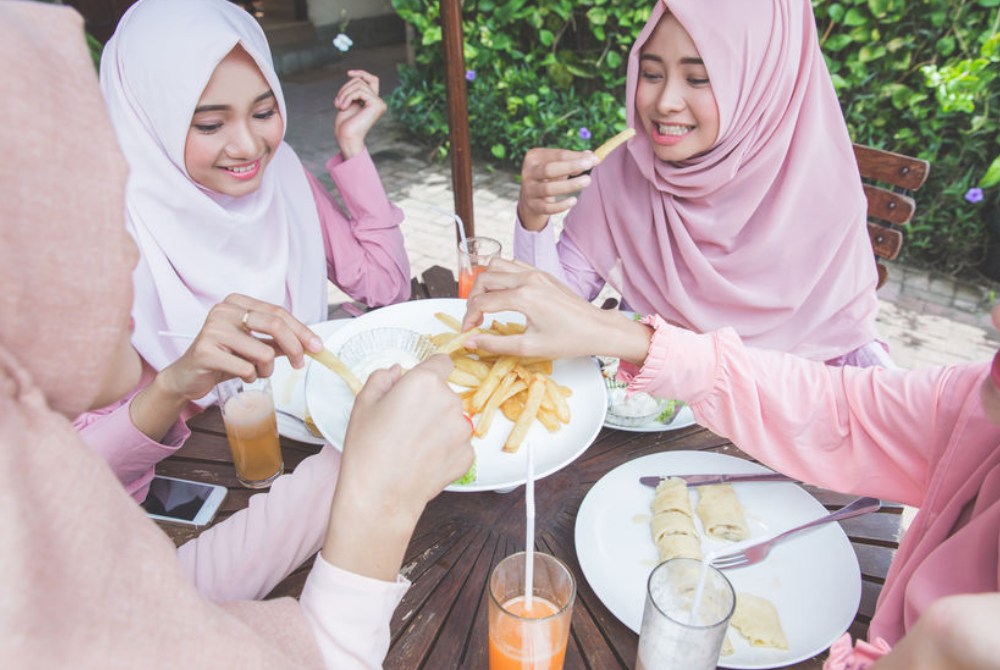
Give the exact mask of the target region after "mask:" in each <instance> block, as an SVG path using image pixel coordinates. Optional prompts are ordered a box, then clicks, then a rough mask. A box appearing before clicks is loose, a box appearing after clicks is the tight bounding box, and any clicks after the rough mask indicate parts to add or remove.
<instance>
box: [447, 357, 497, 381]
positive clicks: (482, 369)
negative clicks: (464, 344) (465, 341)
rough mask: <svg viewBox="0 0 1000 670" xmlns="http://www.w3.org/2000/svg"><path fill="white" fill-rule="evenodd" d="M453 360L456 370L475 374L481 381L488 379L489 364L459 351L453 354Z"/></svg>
mask: <svg viewBox="0 0 1000 670" xmlns="http://www.w3.org/2000/svg"><path fill="white" fill-rule="evenodd" d="M451 360H452V362H453V363H454V364H455V369H456V370H461V371H462V372H465V373H468V374H470V375H474V376H475V377H476V378H477V379H479V380H480V381H482V380H483V379H486V375H488V374H489V373H490V366H489V365H487V364H486V363H484V362H482V361H477V360H476V359H475V358H469V357H468V356H465V355H463V354H460V353H459V352H457V351H456V352H454V353H453V354H452V355H451Z"/></svg>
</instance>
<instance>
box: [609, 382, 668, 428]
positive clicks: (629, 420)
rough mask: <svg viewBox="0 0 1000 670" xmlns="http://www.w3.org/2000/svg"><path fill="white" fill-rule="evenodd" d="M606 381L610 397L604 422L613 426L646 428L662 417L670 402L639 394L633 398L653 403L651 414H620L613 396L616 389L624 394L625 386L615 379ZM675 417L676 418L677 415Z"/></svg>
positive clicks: (619, 408) (619, 407)
mask: <svg viewBox="0 0 1000 670" xmlns="http://www.w3.org/2000/svg"><path fill="white" fill-rule="evenodd" d="M604 381H605V385H606V386H607V396H608V412H607V414H606V415H605V418H604V420H605V421H606V422H607V423H609V424H611V425H615V426H621V427H623V428H635V427H638V426H644V425H646V424H647V423H650V422H651V421H654V420H655V419H656V417H658V416H660V414H661V413H662V412H663V410H664V409H666V407H667V403H668V402H669V401H667V400H666V399H664V398H657V397H655V396H651V395H649V394H648V393H642V392H639V393H636V394H635V395H634V396H633V398H634V397H635V396H646V397H648V398H649V399H650V400H651V401H652V402H651V404H650V407H652V410H651V411H650V412H644V413H642V414H632V413H629V414H619V413H618V412H619V411H621V406H620V405H616V404H615V403H614V402H613V394H614V390H615V389H620V390H621V391H622V392H624V390H625V389H624V386H622V385H621V383H619V382H616V381H615V380H613V379H605V380H604ZM616 410H618V411H616ZM674 416H676V414H675V415H674Z"/></svg>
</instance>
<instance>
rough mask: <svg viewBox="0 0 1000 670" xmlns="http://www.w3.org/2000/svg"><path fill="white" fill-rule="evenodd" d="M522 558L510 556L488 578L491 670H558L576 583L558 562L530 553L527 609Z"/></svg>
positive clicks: (523, 557) (574, 598) (560, 664)
mask: <svg viewBox="0 0 1000 670" xmlns="http://www.w3.org/2000/svg"><path fill="white" fill-rule="evenodd" d="M526 558H527V554H526V553H525V552H523V551H522V552H518V553H516V554H512V555H510V556H508V557H507V558H505V559H503V560H502V561H500V563H498V564H497V566H496V567H495V568H493V573H492V574H491V575H490V584H489V587H490V606H489V634H490V670H560V668H562V667H563V662H564V661H565V659H566V642H567V641H568V640H569V626H570V620H571V619H572V617H573V602H574V601H575V600H576V580H574V579H573V573H572V572H570V570H569V568H567V567H566V564H565V563H563V562H562V561H560V560H559V559H558V558H555V557H554V556H549V555H548V554H541V553H538V552H534V560H533V563H532V564H533V565H534V576H533V584H532V589H531V592H532V606H531V609H530V610H528V609H526V606H525V601H524V571H525V565H526V564H527V562H526Z"/></svg>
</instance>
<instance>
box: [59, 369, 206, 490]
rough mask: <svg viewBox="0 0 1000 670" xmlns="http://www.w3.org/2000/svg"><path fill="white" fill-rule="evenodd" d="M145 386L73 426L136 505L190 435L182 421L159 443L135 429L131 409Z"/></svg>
mask: <svg viewBox="0 0 1000 670" xmlns="http://www.w3.org/2000/svg"><path fill="white" fill-rule="evenodd" d="M143 386H144V385H140V386H138V387H136V389H135V390H134V391H132V393H130V394H129V395H127V396H125V397H124V398H122V399H121V400H119V401H117V402H115V403H112V404H110V405H108V406H107V407H102V408H101V409H98V410H94V411H91V412H86V413H84V414H81V415H80V416H78V417H77V418H76V419H75V420H74V421H73V427H74V428H76V430H77V432H78V433H79V434H80V437H81V438H83V441H84V442H86V443H87V445H88V446H89V447H90V448H91V449H93V450H94V451H96V452H97V453H98V454H100V455H101V457H102V458H104V460H105V461H106V462H107V464H108V465H109V466H110V467H111V470H112V472H114V473H115V476H116V477H118V480H119V481H120V482H121V483H122V486H124V487H125V490H126V491H128V493H129V495H131V496H132V497H133V498H135V500H136V501H137V502H142V501H143V500H145V499H146V493H148V492H149V482H150V480H152V479H153V468H154V466H155V465H156V464H157V463H159V462H160V461H162V460H163V459H165V458H167V457H168V456H170V455H172V454H173V453H174V452H175V451H177V450H178V449H180V447H181V445H183V444H184V442H185V441H186V440H187V438H188V436H189V435H191V431H190V430H188V427H187V425H185V423H184V422H183V421H182V420H180V419H178V420H177V421H176V422H174V425H173V426H171V427H170V430H169V431H167V434H166V435H165V436H164V437H163V442H156V441H155V440H153V439H151V438H150V437H148V436H147V435H146V434H145V433H143V432H142V431H141V430H139V429H138V428H136V427H135V424H134V423H132V417H131V416H130V414H129V406H130V405H131V403H132V398H134V397H135V395H136V394H137V393H138V392H139V391H140V390H142V388H143Z"/></svg>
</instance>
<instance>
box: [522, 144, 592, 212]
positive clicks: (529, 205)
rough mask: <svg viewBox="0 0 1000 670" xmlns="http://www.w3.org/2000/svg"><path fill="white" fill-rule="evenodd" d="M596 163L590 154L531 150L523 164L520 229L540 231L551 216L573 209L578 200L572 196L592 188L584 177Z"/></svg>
mask: <svg viewBox="0 0 1000 670" xmlns="http://www.w3.org/2000/svg"><path fill="white" fill-rule="evenodd" d="M597 163H598V159H597V157H596V156H595V155H594V153H593V152H591V151H570V150H568V149H546V148H535V149H531V150H529V151H528V153H527V154H525V156H524V162H523V163H522V164H521V192H520V194H519V195H518V200H517V216H518V218H520V219H521V225H522V226H524V227H525V228H526V229H528V230H533V231H538V230H541V229H542V228H544V227H545V225H546V224H547V223H548V222H549V217H550V216H552V215H553V214H560V213H562V212H565V211H568V210H569V209H570V208H571V207H573V205H575V204H576V198H575V197H573V196H571V195H570V194H572V193H575V192H577V191H579V190H581V189H584V188H586V187H587V186H589V185H590V176H589V175H586V174H581V173H582V172H586V171H587V170H589V169H590V168H592V167H594V166H595V165H597ZM574 175H577V176H574ZM564 196H569V197H564Z"/></svg>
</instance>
